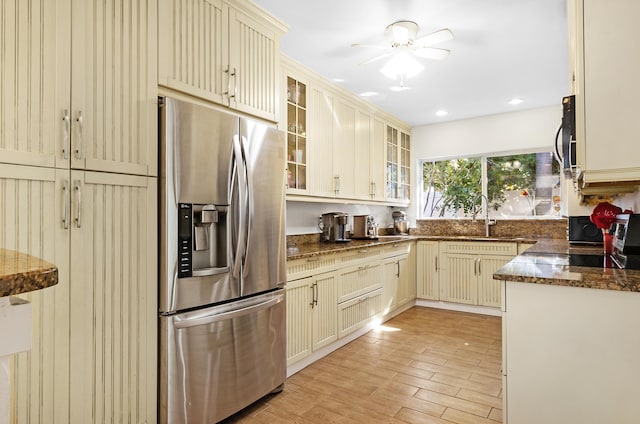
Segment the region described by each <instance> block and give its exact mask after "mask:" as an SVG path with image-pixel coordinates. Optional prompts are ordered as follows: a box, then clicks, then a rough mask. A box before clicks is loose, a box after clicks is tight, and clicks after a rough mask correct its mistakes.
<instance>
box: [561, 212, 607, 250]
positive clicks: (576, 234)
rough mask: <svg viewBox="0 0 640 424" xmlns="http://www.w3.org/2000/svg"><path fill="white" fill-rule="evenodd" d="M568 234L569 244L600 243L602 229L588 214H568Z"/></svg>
mask: <svg viewBox="0 0 640 424" xmlns="http://www.w3.org/2000/svg"><path fill="white" fill-rule="evenodd" d="M568 236H569V243H571V244H602V230H600V229H599V228H598V227H596V224H594V223H593V222H591V219H590V218H589V216H570V217H569V228H568Z"/></svg>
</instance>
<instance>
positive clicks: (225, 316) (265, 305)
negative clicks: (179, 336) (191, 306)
mask: <svg viewBox="0 0 640 424" xmlns="http://www.w3.org/2000/svg"><path fill="white" fill-rule="evenodd" d="M283 299H284V296H277V297H272V298H271V299H269V300H266V301H264V302H261V303H258V304H256V305H251V306H247V307H245V308H240V309H235V310H232V311H229V312H222V313H215V312H211V311H209V312H203V313H202V315H196V316H192V317H189V318H180V317H176V318H174V320H173V326H174V327H175V328H177V329H180V328H189V327H196V326H199V325H208V324H213V323H216V322H219V321H225V320H229V319H232V318H236V317H239V316H242V315H249V314H251V313H254V312H257V311H261V310H263V309H269V308H271V307H272V306H274V305H276V304H278V303H280V302H282V300H283Z"/></svg>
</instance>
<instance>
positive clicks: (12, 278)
mask: <svg viewBox="0 0 640 424" xmlns="http://www.w3.org/2000/svg"><path fill="white" fill-rule="evenodd" d="M56 284H58V268H57V267H56V266H55V265H53V264H51V263H49V262H47V261H45V260H43V259H40V258H37V257H35V256H31V255H28V254H26V253H20V252H16V251H13V250H8V249H0V297H4V296H12V295H16V294H20V293H25V292H30V291H33V290H39V289H44V288H46V287H50V286H53V285H56Z"/></svg>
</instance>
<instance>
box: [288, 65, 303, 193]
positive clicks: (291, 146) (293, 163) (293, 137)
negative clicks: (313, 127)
mask: <svg viewBox="0 0 640 424" xmlns="http://www.w3.org/2000/svg"><path fill="white" fill-rule="evenodd" d="M287 188H288V189H289V190H306V189H307V86H306V85H305V84H303V83H301V82H300V81H297V80H295V79H293V78H291V77H287Z"/></svg>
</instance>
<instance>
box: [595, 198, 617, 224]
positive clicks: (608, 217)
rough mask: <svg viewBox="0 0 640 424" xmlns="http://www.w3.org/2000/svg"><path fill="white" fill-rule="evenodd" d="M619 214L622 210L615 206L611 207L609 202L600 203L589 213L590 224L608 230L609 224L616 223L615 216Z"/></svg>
mask: <svg viewBox="0 0 640 424" xmlns="http://www.w3.org/2000/svg"><path fill="white" fill-rule="evenodd" d="M621 213H622V209H621V208H619V207H617V206H616V205H612V204H611V203H609V202H600V203H598V206H596V207H595V209H594V210H593V213H591V222H593V223H594V224H596V227H598V228H600V229H603V230H608V229H609V227H611V224H613V223H614V222H616V215H619V214H621Z"/></svg>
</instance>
